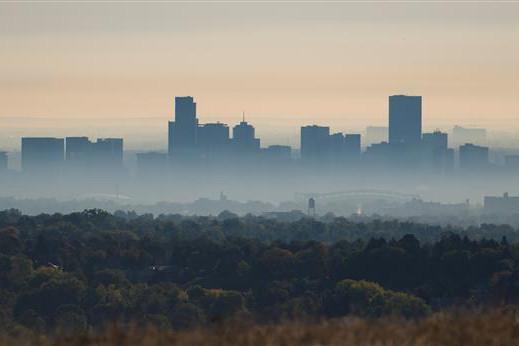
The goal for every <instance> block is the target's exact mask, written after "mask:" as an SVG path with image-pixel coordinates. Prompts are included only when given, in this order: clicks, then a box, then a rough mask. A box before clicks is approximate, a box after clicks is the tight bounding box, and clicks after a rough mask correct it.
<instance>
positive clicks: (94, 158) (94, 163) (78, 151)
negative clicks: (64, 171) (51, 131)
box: [65, 137, 123, 173]
mask: <svg viewBox="0 0 519 346" xmlns="http://www.w3.org/2000/svg"><path fill="white" fill-rule="evenodd" d="M65 144H66V148H65V159H66V161H67V167H68V168H72V169H84V170H85V171H83V173H87V170H88V171H92V172H93V171H97V172H99V173H102V172H103V171H106V170H112V169H120V168H122V166H123V139H122V138H98V139H97V141H96V142H91V141H90V140H89V139H88V137H67V138H66V139H65Z"/></svg>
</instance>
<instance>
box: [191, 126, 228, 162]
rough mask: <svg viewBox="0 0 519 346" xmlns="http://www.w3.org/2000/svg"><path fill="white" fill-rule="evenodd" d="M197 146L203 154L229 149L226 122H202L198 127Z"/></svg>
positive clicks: (217, 152)
mask: <svg viewBox="0 0 519 346" xmlns="http://www.w3.org/2000/svg"><path fill="white" fill-rule="evenodd" d="M197 140H198V147H199V148H200V150H201V152H202V154H203V155H205V156H212V155H219V154H224V153H226V152H227V151H228V149H229V144H230V139H229V127H228V126H227V125H226V124H222V123H214V124H204V125H200V126H199V127H198V134H197Z"/></svg>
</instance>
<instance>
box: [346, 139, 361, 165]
mask: <svg viewBox="0 0 519 346" xmlns="http://www.w3.org/2000/svg"><path fill="white" fill-rule="evenodd" d="M360 148H361V136H360V134H355V133H350V134H346V135H344V154H345V155H346V160H348V161H351V160H358V159H359V158H360V152H361V150H360Z"/></svg>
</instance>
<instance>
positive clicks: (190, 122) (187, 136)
mask: <svg viewBox="0 0 519 346" xmlns="http://www.w3.org/2000/svg"><path fill="white" fill-rule="evenodd" d="M197 129H198V119H197V117H196V103H195V102H194V101H193V98H192V97H191V96H182V97H175V121H174V122H173V121H170V122H169V131H168V136H169V138H168V151H169V154H170V155H172V154H174V153H179V154H189V153H191V152H192V151H193V150H194V149H196V144H197V140H196V137H197Z"/></svg>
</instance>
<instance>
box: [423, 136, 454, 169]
mask: <svg viewBox="0 0 519 346" xmlns="http://www.w3.org/2000/svg"><path fill="white" fill-rule="evenodd" d="M422 161H423V167H424V168H426V169H428V170H432V172H434V173H447V172H449V171H451V170H452V168H453V166H454V155H453V150H452V149H449V148H448V135H447V134H446V133H445V132H440V131H434V132H431V133H424V134H423V136H422Z"/></svg>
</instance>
